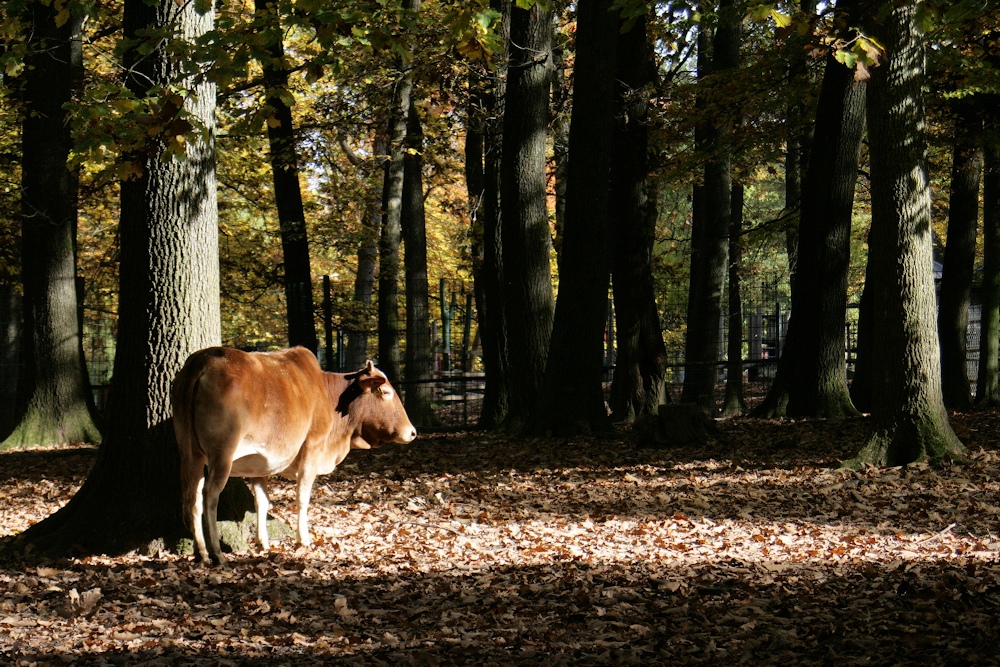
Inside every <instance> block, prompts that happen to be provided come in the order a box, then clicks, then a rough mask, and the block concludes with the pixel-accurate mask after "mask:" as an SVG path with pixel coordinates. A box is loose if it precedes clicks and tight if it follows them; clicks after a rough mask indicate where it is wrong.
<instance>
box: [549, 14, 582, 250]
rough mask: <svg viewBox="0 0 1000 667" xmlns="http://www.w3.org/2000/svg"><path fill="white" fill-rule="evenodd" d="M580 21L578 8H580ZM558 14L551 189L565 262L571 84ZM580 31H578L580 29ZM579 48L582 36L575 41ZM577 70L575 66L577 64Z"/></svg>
mask: <svg viewBox="0 0 1000 667" xmlns="http://www.w3.org/2000/svg"><path fill="white" fill-rule="evenodd" d="M577 21H578V22H579V11H577ZM558 27H559V18H558V17H553V21H552V33H553V34H552V111H551V113H550V117H551V118H552V122H551V123H550V124H549V131H550V132H551V134H552V191H553V194H554V195H555V221H556V225H555V233H554V234H553V241H552V243H553V246H554V247H555V250H556V263H557V265H560V264H561V262H562V244H563V234H564V233H565V230H566V192H567V187H568V185H569V178H568V176H569V131H570V112H571V109H570V107H571V105H570V102H569V99H570V84H569V82H568V81H566V48H565V47H566V44H565V41H564V40H563V39H562V38H561V37H560V35H559V32H558V30H557V28H558ZM578 34H579V33H578ZM575 48H576V50H577V51H578V50H579V48H580V47H579V39H578V40H577V43H576V45H575ZM574 71H575V66H574Z"/></svg>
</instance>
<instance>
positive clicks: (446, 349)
mask: <svg viewBox="0 0 1000 667" xmlns="http://www.w3.org/2000/svg"><path fill="white" fill-rule="evenodd" d="M439 285H440V293H441V346H442V354H441V356H442V359H441V370H443V371H450V370H451V318H452V315H453V309H452V308H449V307H448V302H447V300H446V298H445V296H446V294H445V282H444V278H442V279H441V281H440V283H439Z"/></svg>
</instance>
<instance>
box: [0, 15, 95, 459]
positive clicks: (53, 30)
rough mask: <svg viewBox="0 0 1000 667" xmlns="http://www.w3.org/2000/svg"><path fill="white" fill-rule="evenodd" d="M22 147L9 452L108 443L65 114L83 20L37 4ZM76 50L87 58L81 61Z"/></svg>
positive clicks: (4, 445) (6, 443) (27, 62)
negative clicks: (83, 303) (87, 331)
mask: <svg viewBox="0 0 1000 667" xmlns="http://www.w3.org/2000/svg"><path fill="white" fill-rule="evenodd" d="M26 12H27V18H28V19H29V20H30V25H31V29H32V35H31V39H30V41H29V43H28V48H29V53H28V54H27V55H26V56H25V65H26V67H25V72H24V75H23V77H24V92H23V94H24V97H23V100H24V105H25V116H24V120H23V122H22V134H21V145H22V155H23V162H22V167H21V275H22V282H23V285H24V298H23V302H22V303H23V309H22V313H23V328H22V333H23V337H22V345H21V366H20V377H19V379H18V383H17V401H16V405H15V418H14V421H15V422H16V424H17V425H16V426H15V428H14V430H13V432H12V433H11V434H10V435H9V436H8V437H7V439H6V440H4V441H3V443H0V449H3V448H7V447H17V446H24V445H55V444H61V443H66V442H98V441H99V440H100V433H99V432H98V430H97V427H96V425H95V423H94V420H93V416H92V412H91V410H92V403H93V402H92V401H91V400H89V398H88V393H89V386H90V385H89V382H88V381H87V378H86V374H85V372H86V365H85V364H84V363H83V356H82V355H83V350H82V347H81V343H80V325H79V320H78V312H79V311H78V308H77V298H78V297H77V290H76V224H77V189H78V181H77V176H76V173H75V172H74V171H73V170H71V169H70V168H69V166H68V165H67V160H68V158H69V152H70V150H71V149H72V147H73V139H72V137H71V136H70V128H69V124H68V122H67V118H66V111H65V109H64V108H63V106H64V105H65V104H67V103H68V102H69V101H70V99H71V93H72V89H73V79H74V76H75V71H74V67H75V66H78V65H79V60H78V59H79V52H78V49H74V47H73V42H74V40H77V41H78V40H79V39H80V30H81V22H82V17H81V16H71V17H70V18H69V20H67V21H66V22H65V23H63V24H62V25H60V26H57V17H56V14H57V8H55V7H53V6H50V5H48V4H43V3H41V2H37V1H35V2H30V3H29V4H28V7H27V9H26ZM74 54H75V57H76V60H77V62H76V63H74Z"/></svg>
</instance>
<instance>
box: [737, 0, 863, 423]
mask: <svg viewBox="0 0 1000 667" xmlns="http://www.w3.org/2000/svg"><path fill="white" fill-rule="evenodd" d="M837 12H838V13H837V16H838V17H842V18H843V22H844V23H845V24H847V25H854V23H852V21H854V20H856V19H855V18H854V14H855V12H856V9H855V4H854V3H853V2H845V1H844V0H841V2H839V3H838V5H837ZM844 38H845V39H852V38H853V34H847V35H845V36H844ZM864 104H865V95H864V87H863V85H862V84H859V83H855V82H854V80H853V73H852V71H851V70H850V69H848V68H847V67H845V66H844V65H842V64H840V63H838V62H837V61H836V60H835V59H834V58H833V56H832V55H831V56H828V58H827V61H826V70H825V72H824V75H823V84H822V87H821V89H820V98H819V108H818V111H817V115H816V133H815V139H814V141H813V146H812V150H811V159H810V162H809V166H808V168H807V169H806V175H805V181H804V184H803V185H804V188H803V197H802V203H801V217H800V224H799V252H798V254H799V260H800V261H799V270H798V275H797V276H796V279H795V282H794V283H792V315H791V319H790V320H789V324H788V334H787V336H786V338H785V349H784V352H783V354H782V357H781V360H780V361H779V363H778V370H777V373H776V376H775V380H774V382H773V383H772V386H771V388H770V390H769V391H768V394H767V396H766V397H765V398H764V401H763V402H762V403H761V405H760V406H758V408H757V410H755V414H756V415H757V416H767V417H775V416H795V417H807V416H809V417H843V416H847V415H854V414H857V411H856V410H855V408H854V406H853V404H852V403H851V398H850V394H849V391H848V387H847V366H846V360H845V356H844V350H845V346H846V341H845V336H844V334H845V329H846V312H847V279H848V271H849V268H850V253H851V219H852V211H853V205H854V188H855V183H856V182H857V175H858V160H859V156H860V149H861V138H862V135H863V133H864V118H865V114H864Z"/></svg>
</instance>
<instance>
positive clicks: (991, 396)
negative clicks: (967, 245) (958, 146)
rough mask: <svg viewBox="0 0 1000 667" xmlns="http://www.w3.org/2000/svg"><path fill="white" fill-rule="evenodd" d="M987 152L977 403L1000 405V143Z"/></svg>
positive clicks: (985, 155)
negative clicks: (998, 379) (999, 374)
mask: <svg viewBox="0 0 1000 667" xmlns="http://www.w3.org/2000/svg"><path fill="white" fill-rule="evenodd" d="M995 111H1000V109H995ZM997 117H998V116H997V115H996V114H994V115H993V118H997ZM983 152H984V156H983V167H984V168H983V319H982V327H981V329H980V337H979V340H980V341H981V342H980V344H979V378H978V383H977V387H976V403H977V404H978V405H981V406H983V407H986V406H997V405H1000V382H998V381H997V372H998V357H1000V144H998V143H996V141H991V142H990V143H988V144H987V145H986V147H985V150H984V151H983Z"/></svg>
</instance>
